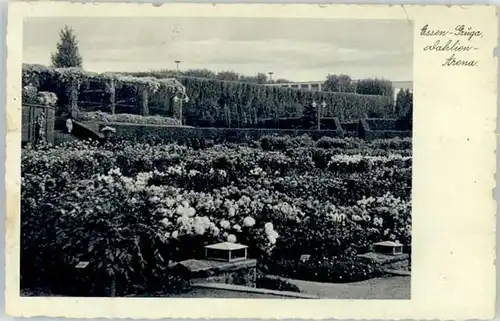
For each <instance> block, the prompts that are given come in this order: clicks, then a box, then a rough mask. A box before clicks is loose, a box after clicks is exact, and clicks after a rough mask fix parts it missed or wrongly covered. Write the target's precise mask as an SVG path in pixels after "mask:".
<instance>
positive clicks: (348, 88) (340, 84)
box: [323, 75, 355, 92]
mask: <svg viewBox="0 0 500 321" xmlns="http://www.w3.org/2000/svg"><path fill="white" fill-rule="evenodd" d="M323 90H324V91H334V92H354V90H355V86H354V83H353V82H352V79H351V77H350V76H348V75H338V76H337V75H328V77H326V81H325V82H324V83H323Z"/></svg>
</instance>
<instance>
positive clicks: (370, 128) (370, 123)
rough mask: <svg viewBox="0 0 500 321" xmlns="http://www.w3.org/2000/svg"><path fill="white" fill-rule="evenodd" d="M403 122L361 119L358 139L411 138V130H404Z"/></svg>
mask: <svg viewBox="0 0 500 321" xmlns="http://www.w3.org/2000/svg"><path fill="white" fill-rule="evenodd" d="M404 126H405V122H404V121H402V120H397V119H377V118H365V119H361V120H360V121H359V124H358V137H359V138H363V139H365V140H374V139H389V138H397V137H399V138H402V137H412V131H411V130H405V127H404Z"/></svg>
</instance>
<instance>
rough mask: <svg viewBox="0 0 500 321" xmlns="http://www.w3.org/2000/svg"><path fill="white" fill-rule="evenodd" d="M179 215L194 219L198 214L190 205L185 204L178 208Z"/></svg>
mask: <svg viewBox="0 0 500 321" xmlns="http://www.w3.org/2000/svg"><path fill="white" fill-rule="evenodd" d="M177 214H179V215H182V216H187V217H192V216H194V214H196V210H195V209H194V208H192V207H191V206H189V203H187V202H183V205H179V206H178V207H177Z"/></svg>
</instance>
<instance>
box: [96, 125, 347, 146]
mask: <svg viewBox="0 0 500 321" xmlns="http://www.w3.org/2000/svg"><path fill="white" fill-rule="evenodd" d="M95 124H97V125H98V126H101V127H102V126H104V125H106V126H110V127H113V128H114V129H115V130H116V132H115V133H114V134H113V137H112V138H111V139H112V140H113V141H120V140H127V141H132V142H142V143H151V144H160V143H161V144H165V143H178V144H182V145H191V146H198V145H199V147H202V146H205V145H206V144H207V143H208V142H210V141H211V142H213V143H214V144H218V143H253V142H255V141H258V140H259V139H260V138H261V137H263V136H266V135H273V134H274V135H279V136H284V135H287V136H291V137H297V136H302V135H306V134H307V135H308V136H310V137H311V138H312V139H313V140H317V139H320V138H321V137H342V134H343V133H342V131H338V130H319V131H318V130H297V129H295V130H294V129H252V128H200V127H180V126H160V125H135V124H124V123H93V124H92V123H89V124H88V127H95Z"/></svg>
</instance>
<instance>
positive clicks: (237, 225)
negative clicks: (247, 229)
mask: <svg viewBox="0 0 500 321" xmlns="http://www.w3.org/2000/svg"><path fill="white" fill-rule="evenodd" d="M233 229H234V230H235V231H236V232H241V226H240V225H239V224H234V226H233Z"/></svg>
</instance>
